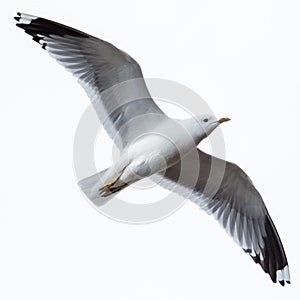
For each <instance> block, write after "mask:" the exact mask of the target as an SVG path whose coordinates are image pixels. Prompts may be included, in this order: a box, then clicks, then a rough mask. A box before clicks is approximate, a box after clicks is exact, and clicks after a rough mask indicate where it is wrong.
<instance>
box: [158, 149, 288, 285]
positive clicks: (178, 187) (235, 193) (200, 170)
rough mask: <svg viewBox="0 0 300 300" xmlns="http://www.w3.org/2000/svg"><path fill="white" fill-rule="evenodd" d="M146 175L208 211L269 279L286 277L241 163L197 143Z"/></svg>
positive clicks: (271, 230)
mask: <svg viewBox="0 0 300 300" xmlns="http://www.w3.org/2000/svg"><path fill="white" fill-rule="evenodd" d="M152 179H154V181H156V182H157V183H159V184H160V185H161V186H163V187H165V188H167V189H169V190H172V191H174V192H176V193H178V194H181V195H182V196H184V197H186V198H188V199H190V200H192V201H193V202H194V203H196V204H197V205H199V206H200V207H201V208H202V209H204V210H205V211H206V212H207V213H208V214H212V215H214V217H215V218H216V219H217V220H218V221H219V223H220V225H221V226H222V227H223V228H224V229H226V231H227V233H228V234H229V235H230V236H231V237H233V239H234V241H235V242H236V243H237V244H238V245H239V246H241V247H242V248H243V249H244V251H245V252H247V253H248V254H249V255H250V256H251V257H252V258H253V260H254V261H255V262H256V263H259V264H260V265H261V267H262V268H263V270H264V271H265V272H266V273H269V275H270V277H271V279H272V280H273V282H276V281H277V280H278V281H279V282H280V284H281V285H284V284H285V283H290V274H289V268H288V262H287V258H286V255H285V252H284V249H283V246H282V243H281V241H280V238H279V235H278V233H277V230H276V228H275V226H274V224H273V222H272V220H271V217H270V215H269V213H268V211H267V209H266V207H265V204H264V202H263V200H262V198H261V196H260V194H259V193H258V191H257V190H256V189H255V187H254V185H253V183H252V182H251V180H250V178H249V177H248V176H247V175H246V174H245V173H244V172H243V170H242V169H241V168H239V167H238V166H237V165H235V164H232V163H230V162H227V161H224V160H221V159H218V158H216V157H213V156H211V155H208V154H206V153H204V152H202V151H200V150H199V149H197V150H195V151H193V152H192V153H190V154H189V155H187V156H186V157H184V158H183V159H182V161H181V162H180V163H177V164H176V165H174V166H172V167H170V168H169V169H167V170H166V171H165V173H164V174H160V175H156V176H153V177H152Z"/></svg>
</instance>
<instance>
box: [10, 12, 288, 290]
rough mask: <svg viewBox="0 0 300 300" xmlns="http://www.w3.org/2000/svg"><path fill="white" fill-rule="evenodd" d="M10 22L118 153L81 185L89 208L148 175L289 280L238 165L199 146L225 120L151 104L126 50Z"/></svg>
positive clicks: (274, 275) (266, 218)
mask: <svg viewBox="0 0 300 300" xmlns="http://www.w3.org/2000/svg"><path fill="white" fill-rule="evenodd" d="M15 19H16V20H17V21H18V23H17V26H18V27H20V28H22V29H24V30H25V32H26V33H28V34H29V35H31V36H32V38H33V40H34V41H35V42H37V43H39V44H40V45H41V46H42V48H43V49H44V50H46V51H47V52H48V53H49V54H50V55H51V56H52V57H53V58H55V59H56V60H57V61H58V63H60V64H61V65H62V66H64V67H65V68H66V69H67V70H68V71H70V72H71V73H72V74H73V75H74V76H75V77H76V78H77V79H78V82H79V83H80V84H81V85H82V87H83V88H84V89H85V91H86V92H87V94H88V96H89V97H90V99H91V103H92V104H93V106H94V109H95V110H96V112H97V115H98V117H99V119H100V121H101V122H102V124H103V126H104V128H105V129H106V130H107V132H108V134H109V135H110V137H111V138H112V139H113V140H114V142H115V143H116V145H117V146H118V147H119V149H120V151H121V155H120V159H119V160H118V161H117V162H116V163H115V164H114V165H113V166H111V167H110V168H108V169H106V170H103V171H102V172H100V173H98V174H94V175H92V176H90V177H88V178H85V179H83V180H82V181H80V182H79V186H80V187H81V189H82V191H83V192H84V193H85V195H86V196H87V197H88V198H89V199H90V200H91V201H92V202H93V203H94V204H95V205H104V204H105V203H107V201H110V200H111V199H112V198H113V196H114V195H115V193H117V192H119V191H120V190H121V189H123V188H125V187H126V186H128V185H130V184H132V183H133V182H136V181H138V180H140V179H141V178H144V177H149V178H151V179H152V180H154V181H156V182H158V184H160V185H162V186H163V187H165V188H167V189H170V190H172V191H173V192H177V193H179V194H181V195H182V196H184V197H186V198H188V199H190V200H191V201H193V202H194V203H196V204H197V205H198V206H200V207H201V208H202V209H204V210H205V211H206V212H207V213H208V214H212V215H214V216H215V218H216V219H217V220H218V221H219V223H220V225H221V226H222V227H223V228H224V229H225V230H226V231H227V233H228V234H229V235H230V236H231V237H232V238H233V239H234V241H235V242H236V243H237V244H238V245H239V246H240V247H242V248H243V250H244V251H245V252H247V253H248V254H249V255H250V256H251V257H252V259H253V260H254V261H255V262H256V263H259V264H260V265H261V267H262V269H263V270H264V271H265V272H266V273H268V274H269V275H270V277H271V279H272V281H274V282H276V281H279V282H280V284H281V285H285V283H290V275H289V268H288V262H287V258H286V255H285V252H284V249H283V246H282V243H281V241H280V238H279V235H278V233H277V230H276V228H275V226H274V224H273V222H272V220H271V217H270V215H269V213H268V211H267V209H266V207H265V205H264V202H263V200H262V197H261V195H260V194H259V192H258V191H257V190H256V188H255V187H254V185H253V183H252V181H251V180H250V178H249V177H248V176H247V174H246V173H245V172H244V171H243V170H241V169H240V168H239V167H238V166H237V165H235V164H232V163H230V162H228V161H225V160H222V159H219V158H216V157H214V156H211V155H208V154H206V153H204V152H202V151H201V150H199V149H198V148H197V145H198V144H199V143H200V142H201V140H203V139H204V138H205V137H206V136H208V135H209V134H210V133H211V132H212V131H213V130H214V129H215V128H216V127H217V126H219V125H220V124H221V123H223V122H225V121H228V120H229V119H228V118H222V119H219V120H218V119H216V118H215V117H214V116H209V115H201V116H198V117H194V118H190V119H187V120H174V119H171V118H169V117H168V116H166V115H165V114H164V113H163V111H162V110H161V109H160V108H159V107H158V106H157V105H156V103H155V102H154V101H153V99H152V97H151V95H150V93H149V91H148V89H147V86H146V84H145V82H144V79H143V75H142V71H141V68H140V66H139V65H138V63H137V62H136V61H135V60H134V59H133V58H131V57H130V56H129V55H128V54H126V53H125V52H123V51H121V50H119V49H118V48H116V47H115V46H113V45H111V44H109V43H108V42H105V41H103V40H100V39H98V38H96V37H93V36H90V35H88V34H86V33H84V32H81V31H78V30H76V29H73V28H71V27H68V26H65V25H62V24H59V23H56V22H53V21H50V20H47V19H43V18H39V17H35V16H31V15H27V14H20V13H18V16H17V17H15Z"/></svg>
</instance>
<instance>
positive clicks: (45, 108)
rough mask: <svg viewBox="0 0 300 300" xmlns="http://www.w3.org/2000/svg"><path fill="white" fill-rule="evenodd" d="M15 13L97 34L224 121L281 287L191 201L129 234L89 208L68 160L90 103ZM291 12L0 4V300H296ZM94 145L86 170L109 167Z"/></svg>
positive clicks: (256, 7)
mask: <svg viewBox="0 0 300 300" xmlns="http://www.w3.org/2000/svg"><path fill="white" fill-rule="evenodd" d="M17 11H21V12H25V13H29V14H33V15H38V16H42V17H45V18H49V19H52V20H55V21H58V22H62V23H64V24H67V25H70V26H72V27H75V28H78V29H80V30H83V31H86V32H88V33H90V34H92V35H95V36H98V37H100V38H102V39H105V40H107V41H109V42H111V43H113V44H115V45H116V46H117V47H119V48H121V49H123V50H125V51H126V52H127V53H129V54H130V55H131V56H132V57H134V58H135V59H136V60H137V61H138V62H139V63H140V65H141V66H142V69H143V72H144V76H145V77H157V78H166V79H170V80H174V81H178V82H180V83H183V84H185V85H187V86H188V87H190V88H192V89H194V90H195V91H196V92H197V93H199V94H200V95H201V96H202V97H203V98H204V99H205V100H206V101H207V102H208V103H209V105H210V106H211V108H212V109H213V110H214V111H215V113H216V115H217V116H229V117H231V118H232V121H231V122H229V123H228V124H225V125H226V126H225V125H224V126H223V133H224V136H225V141H226V149H227V159H228V160H230V161H234V162H235V163H237V164H239V165H240V166H241V167H242V168H243V169H244V170H245V171H246V172H247V173H248V175H249V176H250V177H251V178H252V180H253V182H254V183H255V185H256V187H257V188H258V190H259V191H260V192H261V194H262V195H263V197H264V199H265V203H266V205H267V207H268V209H269V212H270V214H271V216H272V218H273V221H274V223H275V225H276V227H277V229H278V231H279V234H280V236H281V239H282V242H283V244H284V247H285V250H286V253H287V256H288V260H289V264H290V271H291V280H292V284H291V285H290V286H287V287H284V288H282V287H281V286H280V285H279V284H277V285H275V284H273V283H272V282H271V280H270V279H269V277H268V276H267V275H266V274H264V272H263V271H262V270H261V269H260V267H259V266H258V265H255V264H254V263H253V261H252V260H251V259H250V258H249V257H248V256H247V255H245V254H244V253H243V251H242V250H241V249H239V247H238V246H236V244H235V243H234V242H233V241H232V240H231V239H230V238H229V237H228V236H227V235H226V233H225V231H224V230H222V229H221V228H220V227H219V225H218V224H217V222H216V221H215V220H214V219H213V218H211V217H209V216H207V215H206V214H205V213H204V212H202V211H200V210H199V208H198V207H196V206H195V205H194V204H193V203H189V202H187V203H186V205H185V206H184V207H183V208H182V209H180V210H179V211H178V212H177V213H175V214H174V215H172V216H171V217H169V218H167V219H164V220H163V221H160V222H157V223H153V224H150V225H140V226H135V225H126V224H122V223H117V222H114V221H112V220H110V219H107V218H106V217H104V216H102V215H101V214H99V213H98V212H97V211H96V210H94V209H93V208H92V207H91V206H90V205H89V204H88V203H87V201H86V200H85V199H84V198H83V196H82V194H81V192H80V190H79V188H78V187H77V184H76V179H75V176H74V171H73V161H72V151H73V138H74V133H75V130H76V126H77V124H78V121H79V119H80V117H81V115H82V113H83V111H84V110H85V109H86V107H87V105H88V104H89V100H88V98H87V96H86V95H85V93H84V91H83V90H82V89H81V87H80V86H79V85H78V84H77V82H76V80H75V78H73V77H72V76H71V75H70V74H68V73H67V72H66V71H65V70H63V68H62V67H60V66H59V65H58V64H57V63H56V62H55V61H54V60H53V59H51V58H50V57H49V56H48V55H47V54H46V52H45V51H42V50H41V49H40V47H39V46H38V45H37V44H36V43H34V42H32V41H31V40H30V37H29V36H28V35H26V34H24V32H23V31H22V30H20V29H18V28H17V27H16V26H15V25H14V24H15V21H14V20H13V17H14V15H15V14H16V12H17ZM299 14H300V3H299V1H271V0H269V1H265V0H264V1H261V0H260V1H238V0H236V1H222V0H220V1H203V0H201V1H187V0H186V1H174V0H173V1H137V0H136V1H133V0H130V1H102V0H101V1H100V0H98V1H90V0H85V1H77V2H76V1H56V0H51V1H49V0H45V1H37V0H35V1H34V0H28V1H21V0H15V1H7V0H5V1H2V5H1V19H0V22H1V27H0V30H1V58H0V59H1V82H2V84H1V97H0V99H1V100H0V101H1V108H0V131H1V135H0V136H1V147H0V149H1V150H0V151H1V156H0V166H1V172H0V176H1V189H0V194H1V195H0V199H1V200H0V243H1V246H0V266H1V267H0V282H1V290H0V297H1V299H5V300H6V299H7V300H8V299H9V300H10V299H107V300H112V299H113V300H116V299H120V300H121V299H122V300H124V299H126V300H127V299H130V300H135V299H172V300H175V299H176V300H177V299H200V298H203V297H209V298H210V299H217V298H221V297H222V298H225V299H227V298H230V299H240V298H243V299H261V298H266V297H267V298H270V299H296V298H297V297H298V296H299V294H300V271H299V268H300V259H299V253H300V242H299V228H300V213H299V209H300V205H299V168H300V159H299V152H300V143H299V121H300V120H299V118H300V117H299V115H300V106H299V102H300V84H299V81H300V71H299V70H300V56H299V53H300V39H299V36H300V18H299ZM97 149H99V151H98V152H99V153H100V155H101V157H100V155H99V157H98V158H97V161H98V160H99V161H101V163H99V167H101V166H105V165H108V164H109V161H110V159H111V157H110V155H111V142H110V141H109V139H108V137H107V136H103V143H102V144H101V140H100V141H99V143H98V144H97ZM102 164H103V165H102ZM129 195H130V196H131V197H135V196H134V191H132V192H131V193H129ZM144 197H149V198H151V197H152V195H151V191H147V194H145V195H144ZM135 201H136V200H135Z"/></svg>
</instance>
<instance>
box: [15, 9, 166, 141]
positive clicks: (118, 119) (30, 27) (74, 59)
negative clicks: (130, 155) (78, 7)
mask: <svg viewBox="0 0 300 300" xmlns="http://www.w3.org/2000/svg"><path fill="white" fill-rule="evenodd" d="M15 19H16V20H17V24H16V25H17V26H18V27H20V28H22V29H24V30H25V32H26V33H27V34H29V35H31V36H32V39H33V40H34V41H35V42H37V43H39V44H40V45H41V46H42V48H43V49H45V50H46V51H47V52H48V53H49V54H50V55H51V56H52V57H54V58H55V59H56V60H57V62H58V63H60V64H61V65H62V66H63V67H65V68H66V69H67V70H68V71H70V72H71V73H72V74H73V75H74V76H75V77H76V78H78V81H79V83H80V84H81V85H82V87H83V88H84V89H85V91H86V92H87V94H88V96H89V97H90V99H91V102H92V104H93V106H94V108H95V110H96V112H97V115H98V117H99V119H100V121H101V122H102V124H103V126H104V127H105V129H106V130H107V132H108V133H109V135H110V136H111V138H113V139H116V138H118V140H117V141H116V140H115V141H116V142H117V144H118V146H119V147H125V146H126V144H127V143H128V142H130V141H131V140H132V139H133V138H136V137H137V136H138V135H139V133H141V132H142V131H143V130H145V127H146V126H153V123H154V122H153V120H155V119H154V118H153V116H152V119H151V120H152V122H147V121H146V122H145V118H144V117H143V116H145V115H147V114H148V115H149V114H152V115H156V116H157V117H158V118H164V117H166V116H165V115H164V113H163V112H162V111H161V110H160V108H159V107H158V106H157V105H156V104H155V102H154V101H153V99H152V98H151V95H150V93H149V91H148V89H147V87H146V84H145V81H144V78H143V74H142V71H141V68H140V66H139V64H138V63H137V62H136V61H135V60H134V59H133V58H132V57H130V56H129V55H128V54H126V53H125V52H123V51H121V50H120V49H118V48H116V47H115V46H113V45H112V44H110V43H108V42H106V41H103V40H100V39H98V38H96V37H93V36H91V35H89V34H86V33H84V32H81V31H79V30H76V29H74V28H71V27H68V26H65V25H63V24H59V23H57V22H53V21H50V20H47V19H44V18H40V17H36V16H31V15H28V14H23V13H18V16H17V17H15ZM139 123H143V124H142V126H141V124H139ZM139 131H141V132H139ZM117 135H118V136H117Z"/></svg>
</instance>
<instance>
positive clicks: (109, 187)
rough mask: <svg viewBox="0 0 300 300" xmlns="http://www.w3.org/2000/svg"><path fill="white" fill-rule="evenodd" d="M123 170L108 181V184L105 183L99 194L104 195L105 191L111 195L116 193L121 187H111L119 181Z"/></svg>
mask: <svg viewBox="0 0 300 300" xmlns="http://www.w3.org/2000/svg"><path fill="white" fill-rule="evenodd" d="M123 172H124V170H122V171H121V172H120V174H118V175H117V176H116V177H115V178H114V179H113V180H111V181H109V182H108V183H106V184H105V185H104V186H102V187H101V188H100V189H99V194H102V193H104V192H105V191H106V190H109V191H110V192H112V193H115V192H117V191H118V190H120V189H121V188H122V187H123V186H118V187H113V185H114V184H115V183H116V182H117V181H118V180H119V178H120V177H121V175H122V174H123Z"/></svg>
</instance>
